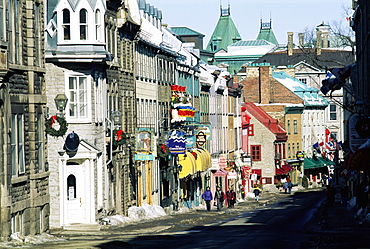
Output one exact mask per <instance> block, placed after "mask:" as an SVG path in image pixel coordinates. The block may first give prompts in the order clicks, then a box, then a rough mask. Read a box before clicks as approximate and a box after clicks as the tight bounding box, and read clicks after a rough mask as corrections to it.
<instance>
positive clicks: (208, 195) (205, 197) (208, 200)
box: [202, 187, 213, 211]
mask: <svg viewBox="0 0 370 249" xmlns="http://www.w3.org/2000/svg"><path fill="white" fill-rule="evenodd" d="M202 199H203V200H204V201H205V202H206V205H207V211H211V201H212V200H213V196H212V192H211V189H210V187H207V188H206V190H205V191H204V193H203V194H202Z"/></svg>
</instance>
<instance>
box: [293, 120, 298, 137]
mask: <svg viewBox="0 0 370 249" xmlns="http://www.w3.org/2000/svg"><path fill="white" fill-rule="evenodd" d="M293 129H294V134H298V124H297V120H294V121H293Z"/></svg>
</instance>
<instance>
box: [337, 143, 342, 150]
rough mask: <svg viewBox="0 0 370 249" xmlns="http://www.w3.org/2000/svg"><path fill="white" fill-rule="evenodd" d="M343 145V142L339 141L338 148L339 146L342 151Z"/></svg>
mask: <svg viewBox="0 0 370 249" xmlns="http://www.w3.org/2000/svg"><path fill="white" fill-rule="evenodd" d="M342 144H343V142H342V141H339V142H338V143H337V146H338V148H339V149H341V148H342Z"/></svg>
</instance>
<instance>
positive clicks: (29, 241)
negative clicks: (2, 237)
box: [0, 232, 64, 248]
mask: <svg viewBox="0 0 370 249" xmlns="http://www.w3.org/2000/svg"><path fill="white" fill-rule="evenodd" d="M52 241H64V239H61V238H57V237H55V236H53V235H50V234H47V233H43V234H38V235H29V236H22V235H20V233H19V232H17V233H13V234H12V235H11V236H10V241H7V242H0V248H14V247H22V248H23V247H31V246H34V245H38V244H42V243H46V242H52Z"/></svg>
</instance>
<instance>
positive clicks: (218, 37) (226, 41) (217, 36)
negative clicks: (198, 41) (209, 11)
mask: <svg viewBox="0 0 370 249" xmlns="http://www.w3.org/2000/svg"><path fill="white" fill-rule="evenodd" d="M240 40H241V36H240V34H239V31H238V29H237V28H236V26H235V24H234V22H233V20H232V19H231V16H230V9H229V11H228V13H227V14H224V12H223V13H221V16H220V18H219V19H218V22H217V25H216V27H215V29H214V31H213V34H212V36H211V38H210V40H209V42H208V45H207V48H206V50H207V51H211V52H214V51H218V50H220V49H224V50H225V51H227V46H229V45H231V44H233V43H235V42H237V41H240Z"/></svg>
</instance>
